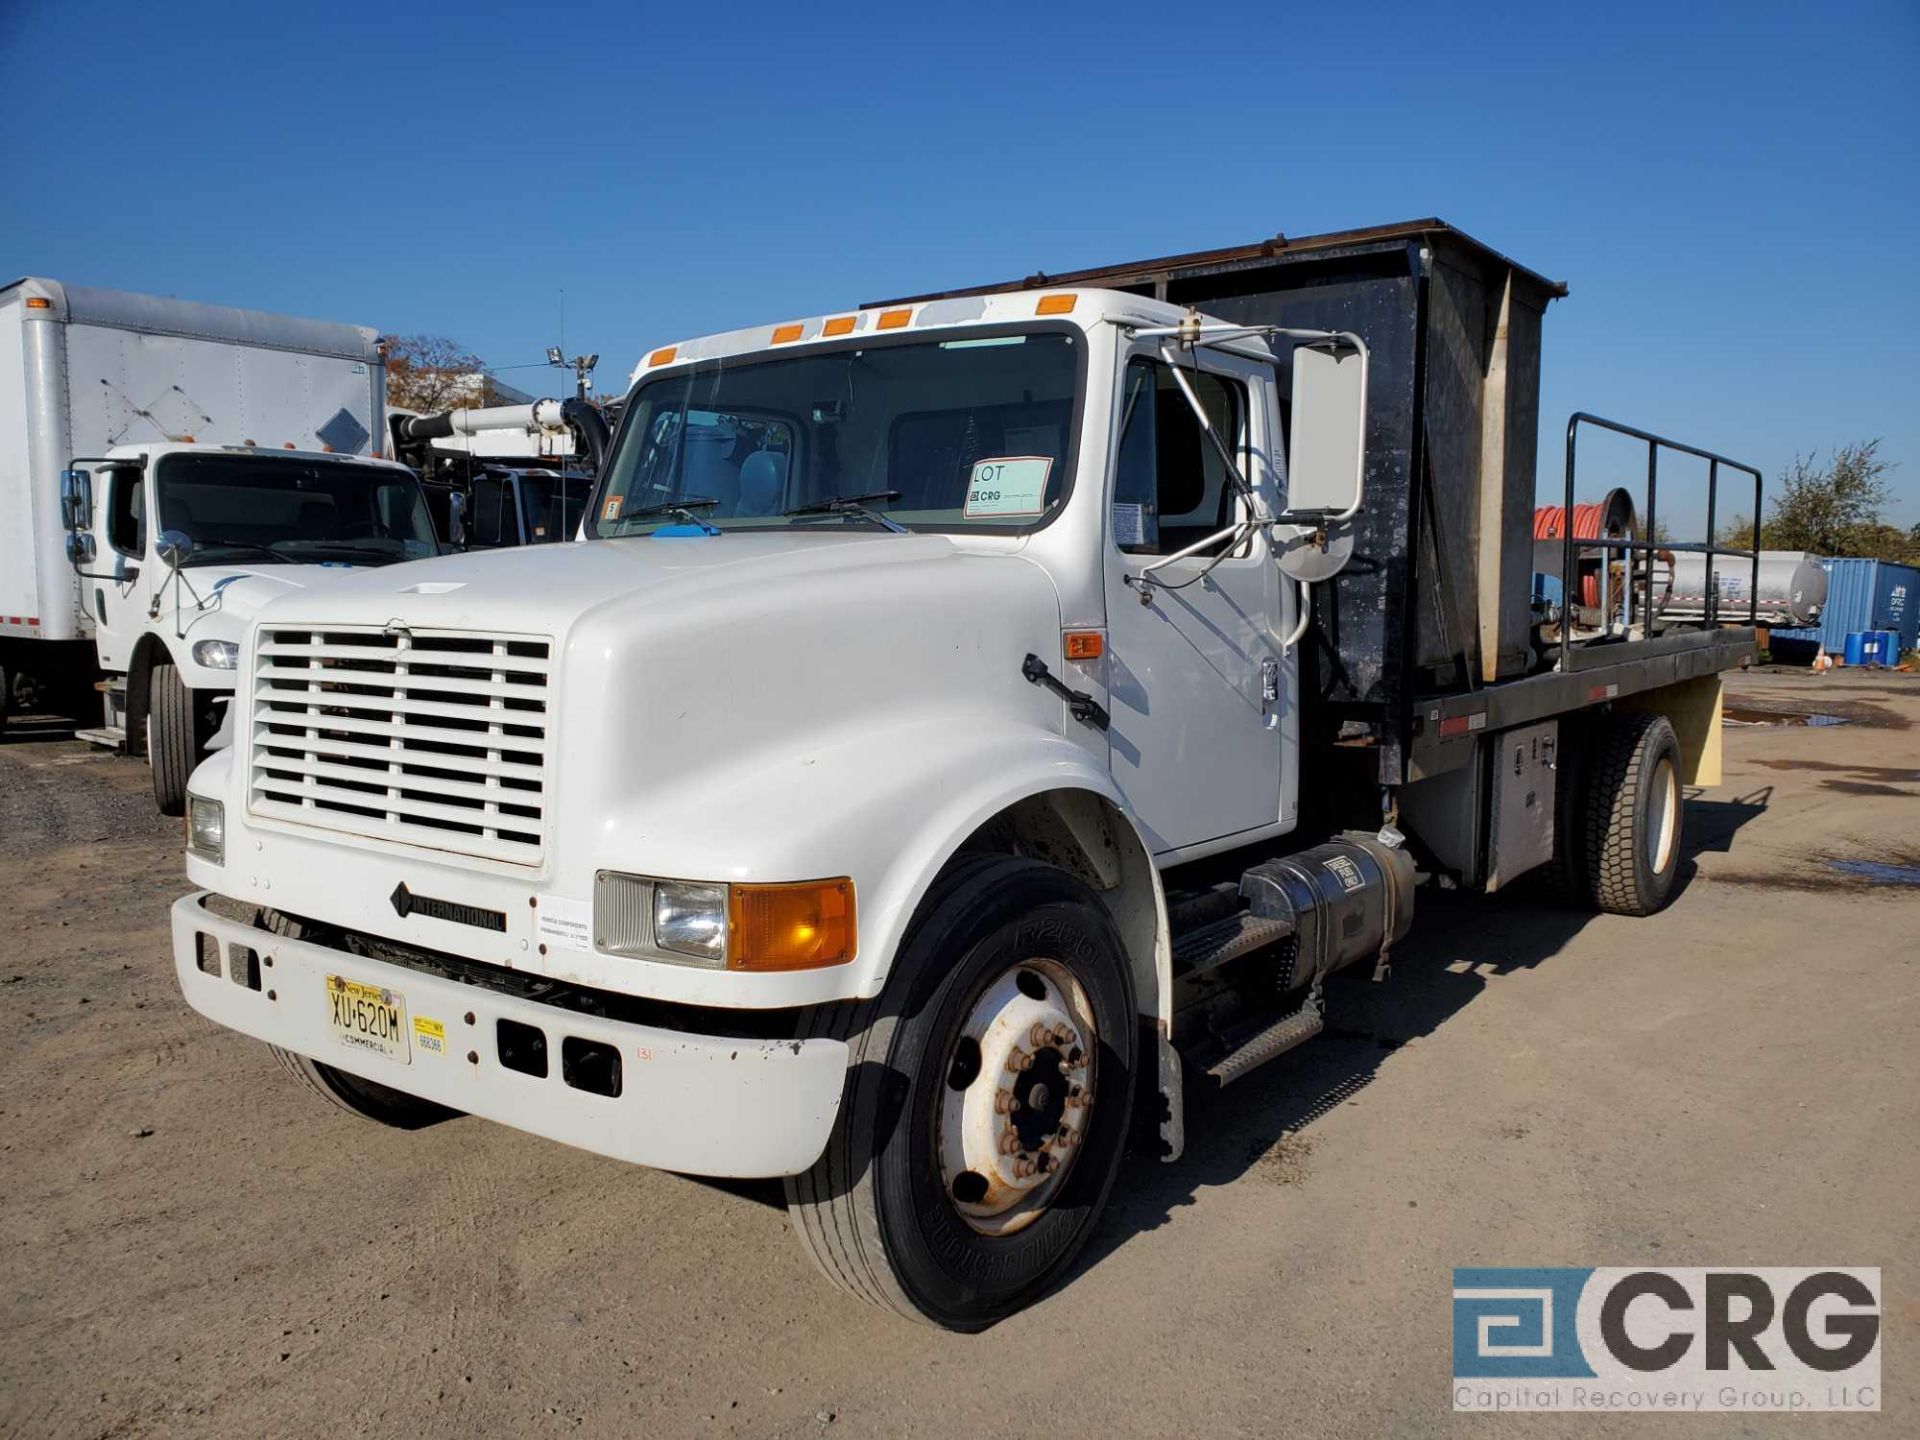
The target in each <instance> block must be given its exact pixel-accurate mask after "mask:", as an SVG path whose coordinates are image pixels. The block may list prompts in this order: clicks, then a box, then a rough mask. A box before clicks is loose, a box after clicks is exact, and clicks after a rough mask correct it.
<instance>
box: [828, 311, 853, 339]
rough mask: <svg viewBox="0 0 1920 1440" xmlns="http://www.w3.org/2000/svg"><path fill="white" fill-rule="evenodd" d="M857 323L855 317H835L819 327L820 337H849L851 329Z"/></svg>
mask: <svg viewBox="0 0 1920 1440" xmlns="http://www.w3.org/2000/svg"><path fill="white" fill-rule="evenodd" d="M858 323H859V317H858V316H856V315H836V316H834V317H833V318H832V319H831V320H829V321H827V323H826V324H824V325H822V326H821V327H820V333H821V334H822V335H851V334H852V333H853V327H854V326H855V325H856V324H858Z"/></svg>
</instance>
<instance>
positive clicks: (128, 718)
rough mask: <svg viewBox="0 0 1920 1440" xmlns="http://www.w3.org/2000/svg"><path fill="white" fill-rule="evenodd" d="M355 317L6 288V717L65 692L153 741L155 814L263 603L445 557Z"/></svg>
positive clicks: (125, 739) (119, 738)
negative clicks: (348, 577) (396, 449)
mask: <svg viewBox="0 0 1920 1440" xmlns="http://www.w3.org/2000/svg"><path fill="white" fill-rule="evenodd" d="M385 384H386V367H385V362H384V360H383V358H382V355H381V352H380V346H379V337H378V335H377V334H376V333H375V332H374V331H373V330H370V329H367V328H365V327H363V326H357V325H340V324H333V323H330V322H326V321H319V320H302V319H294V318H290V317H287V316H281V315H267V314H262V313H259V312H257V311H251V310H235V309H229V308H227V307H225V306H218V305H202V304H193V303H189V302H185V301H179V300H170V299H162V298H159V297H156V296H151V295H135V294H128V293H125V292H122V291H117V290H102V289H95V288H91V287H86V286H78V285H62V284H60V283H59V282H57V281H53V280H44V279H32V278H29V279H23V280H18V281H15V282H14V283H13V284H11V285H7V286H5V287H4V288H0V718H3V717H4V715H5V713H6V712H7V711H8V710H10V709H27V708H33V707H35V706H38V705H41V704H44V703H47V702H48V701H49V700H51V701H53V702H54V703H55V704H56V705H57V706H58V707H59V708H62V709H64V710H66V711H67V712H68V713H73V714H80V715H85V714H86V712H87V710H89V709H95V708H96V706H97V703H98V702H96V701H94V699H93V696H92V695H91V693H90V691H91V689H92V688H93V687H95V686H96V685H97V686H98V687H100V689H101V691H102V694H103V696H104V714H103V719H104V723H103V724H102V725H100V726H99V727H98V728H96V729H91V730H88V731H84V732H83V733H84V734H86V735H87V737H88V738H90V739H95V740H98V741H101V742H103V743H110V744H114V745H118V746H123V747H125V748H126V749H127V750H129V751H130V752H131V753H133V754H136V755H138V754H141V753H143V752H145V753H147V754H148V755H149V756H150V758H151V760H152V762H153V778H154V794H155V798H156V799H157V800H158V802H159V804H160V806H161V808H162V809H163V810H165V811H166V812H167V813H169V814H178V813H179V809H180V805H181V803H182V798H183V796H184V793H185V784H186V777H187V775H188V773H189V772H190V771H191V769H192V767H193V765H194V764H195V763H197V761H198V759H199V757H200V756H201V754H202V753H204V749H205V747H206V745H207V744H208V743H209V741H210V740H211V739H212V737H213V734H214V731H215V726H216V724H217V716H216V714H215V711H216V708H217V702H218V700H220V699H221V698H224V697H225V696H227V695H229V694H231V693H232V690H233V682H234V663H235V656H236V654H237V647H238V642H239V640H240V637H241V631H242V628H243V626H244V623H245V621H246V618H247V617H248V616H249V615H251V613H252V611H253V608H254V607H256V606H257V605H258V604H259V603H261V601H262V600H263V598H264V597H266V596H268V595H271V594H274V593H277V592H280V591H284V590H288V589H294V588H299V587H300V586H303V585H306V584H309V583H311V582H312V581H313V580H314V579H315V578H316V577H317V576H319V575H322V574H325V573H330V572H332V571H337V570H344V569H347V568H352V567H359V566H364V565H379V564H387V563H390V562H393V561H396V560H404V559H414V558H419V557H423V556H428V555H432V554H435V553H437V550H438V545H437V542H436V539H435V536H434V532H433V528H432V524H431V521H430V519H429V517H428V514H427V509H426V506H425V503H424V501H423V500H422V497H421V491H420V486H419V484H418V481H417V480H416V478H415V477H414V475H413V474H412V472H411V471H409V470H408V469H407V468H406V467H404V466H401V465H398V464H395V463H393V462H391V461H387V460H382V459H381V458H380V451H381V450H382V449H383V448H384V446H385V444H386V440H385V436H386V419H385V410H386V395H385Z"/></svg>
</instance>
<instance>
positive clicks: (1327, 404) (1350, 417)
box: [1285, 337, 1367, 523]
mask: <svg viewBox="0 0 1920 1440" xmlns="http://www.w3.org/2000/svg"><path fill="white" fill-rule="evenodd" d="M1343 341H1345V342H1346V343H1342V342H1343ZM1287 441H1288V443H1287V511H1288V513H1287V515H1286V516H1285V518H1286V519H1288V520H1294V521H1297V522H1299V523H1308V522H1311V521H1315V520H1318V521H1323V522H1324V521H1335V522H1337V521H1342V520H1348V519H1351V518H1352V516H1353V514H1354V512H1355V511H1357V510H1358V509H1359V508H1360V499H1361V495H1362V493H1363V489H1364V486H1365V483H1366V466H1367V352H1366V350H1365V349H1364V348H1363V347H1362V346H1361V345H1360V344H1359V343H1358V341H1347V340H1346V337H1341V338H1340V339H1339V340H1330V341H1326V342H1316V343H1312V344H1307V345H1302V346H1300V347H1299V348H1298V349H1296V350H1295V351H1294V352H1293V424H1292V433H1291V434H1290V435H1289V436H1288V437H1287Z"/></svg>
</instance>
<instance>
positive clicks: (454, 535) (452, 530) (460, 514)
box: [447, 490, 467, 550]
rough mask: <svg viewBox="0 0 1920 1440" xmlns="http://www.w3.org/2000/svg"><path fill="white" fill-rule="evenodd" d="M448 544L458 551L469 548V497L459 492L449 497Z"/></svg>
mask: <svg viewBox="0 0 1920 1440" xmlns="http://www.w3.org/2000/svg"><path fill="white" fill-rule="evenodd" d="M447 543H448V544H449V545H452V546H453V547H454V548H455V549H457V550H464V549H466V548H467V497H466V496H465V495H463V494H461V493H460V492H459V491H458V490H456V491H454V492H453V494H451V495H449V496H448V497H447Z"/></svg>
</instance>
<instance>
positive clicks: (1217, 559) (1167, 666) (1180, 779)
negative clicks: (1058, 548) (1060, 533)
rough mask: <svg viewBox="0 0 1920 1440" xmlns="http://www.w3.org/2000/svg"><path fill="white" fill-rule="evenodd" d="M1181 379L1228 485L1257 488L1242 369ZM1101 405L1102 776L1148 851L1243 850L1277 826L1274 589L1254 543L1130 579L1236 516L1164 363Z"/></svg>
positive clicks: (1255, 440) (1134, 377) (1258, 541)
mask: <svg viewBox="0 0 1920 1440" xmlns="http://www.w3.org/2000/svg"><path fill="white" fill-rule="evenodd" d="M1185 373H1186V375H1187V377H1188V379H1189V382H1190V383H1191V384H1192V386H1193V388H1194V391H1195V393H1196V395H1197V396H1198V398H1199V399H1200V401H1201V403H1202V405H1204V406H1205V408H1206V410H1207V412H1208V415H1209V417H1210V418H1211V419H1212V422H1213V426H1214V429H1215V430H1216V432H1217V433H1218V434H1219V435H1220V436H1221V438H1222V439H1224V440H1226V441H1227V442H1228V444H1229V445H1230V446H1232V447H1234V449H1235V451H1236V453H1237V454H1239V455H1240V456H1241V457H1242V460H1241V466H1240V468H1241V471H1242V473H1243V474H1248V475H1249V476H1250V477H1252V478H1254V479H1255V483H1257V484H1262V485H1268V484H1270V483H1271V482H1270V481H1269V480H1267V478H1266V469H1265V467H1264V466H1252V465H1249V464H1248V463H1247V460H1246V458H1245V457H1246V455H1247V452H1248V450H1249V449H1250V448H1251V447H1254V446H1257V445H1260V444H1264V443H1268V442H1267V437H1265V436H1264V435H1263V434H1260V433H1257V432H1258V430H1259V429H1260V428H1261V427H1262V426H1263V423H1264V422H1263V416H1262V413H1261V412H1259V411H1258V410H1257V408H1256V407H1255V406H1254V405H1253V404H1252V403H1251V402H1252V400H1253V398H1254V397H1256V396H1258V395H1259V394H1260V393H1261V391H1260V390H1259V389H1258V388H1257V386H1256V385H1255V384H1254V383H1252V382H1253V379H1254V377H1255V376H1256V375H1257V374H1258V373H1259V372H1258V370H1257V369H1256V366H1255V364H1254V362H1251V361H1247V362H1236V361H1235V360H1233V359H1231V358H1228V357H1221V358H1220V359H1219V360H1217V361H1216V360H1215V359H1214V358H1213V357H1211V356H1209V357H1208V358H1207V360H1206V361H1205V362H1203V365H1202V367H1201V368H1199V369H1192V368H1189V369H1187V370H1186V372H1185ZM1115 405H1116V409H1115V412H1114V413H1115V422H1116V426H1117V428H1118V429H1119V431H1120V441H1119V446H1118V449H1117V452H1116V457H1115V465H1114V476H1113V491H1112V503H1111V506H1110V512H1109V524H1108V541H1107V555H1106V577H1107V578H1106V596H1107V631H1108V647H1109V653H1110V659H1109V661H1108V669H1107V674H1108V690H1109V700H1110V705H1111V709H1112V714H1113V721H1112V726H1111V729H1110V730H1109V732H1108V734H1109V740H1110V743H1111V746H1112V762H1111V763H1112V767H1113V776H1114V779H1115V782H1116V783H1117V784H1118V785H1119V787H1120V789H1121V791H1122V793H1123V794H1125V795H1126V797H1127V799H1128V800H1129V802H1130V803H1131V804H1132V805H1133V807H1134V810H1135V812H1136V813H1137V814H1138V816H1139V817H1140V819H1141V821H1142V822H1143V823H1144V825H1145V827H1146V830H1147V839H1148V843H1149V844H1150V845H1151V847H1152V848H1153V850H1154V851H1155V853H1156V854H1165V853H1166V852H1168V851H1176V850H1183V849H1186V848H1188V847H1191V846H1197V845H1204V844H1207V843H1208V842H1212V841H1218V840H1221V839H1223V838H1225V837H1228V836H1244V837H1245V838H1247V839H1252V838H1255V837H1254V835H1253V834H1251V833H1248V832H1257V831H1261V830H1271V829H1273V828H1275V827H1276V826H1277V825H1278V823H1279V821H1280V819H1281V813H1280V805H1281V761H1282V727H1281V724H1280V716H1281V706H1282V704H1283V703H1286V701H1287V699H1288V697H1286V696H1285V694H1284V676H1283V670H1282V665H1281V660H1282V656H1281V651H1280V646H1279V640H1278V636H1279V634H1280V633H1281V632H1280V631H1279V629H1278V621H1279V606H1280V604H1281V598H1280V591H1281V577H1280V574H1279V571H1278V568H1277V567H1276V566H1275V564H1274V562H1273V559H1272V557H1271V553H1270V551H1269V550H1268V547H1267V544H1266V541H1265V538H1264V536H1262V535H1259V534H1256V535H1255V536H1254V537H1253V539H1251V540H1250V541H1245V542H1242V543H1241V544H1240V545H1238V546H1235V547H1229V546H1228V545H1226V544H1225V543H1221V544H1216V545H1213V546H1211V547H1208V548H1207V549H1205V550H1203V551H1202V552H1201V553H1198V554H1196V555H1194V556H1192V557H1190V558H1186V559H1181V560H1176V561H1174V562H1172V563H1171V564H1168V565H1164V566H1162V567H1161V568H1159V569H1157V570H1154V571H1153V572H1152V574H1151V575H1150V576H1143V572H1144V571H1145V570H1146V568H1147V567H1148V566H1149V565H1151V564H1153V562H1154V561H1155V560H1156V559H1158V558H1161V557H1164V556H1168V555H1172V554H1174V553H1175V552H1177V551H1179V550H1181V549H1183V548H1185V547H1186V546H1188V545H1192V544H1194V543H1195V542H1197V541H1200V540H1203V539H1205V538H1206V537H1207V536H1209V535H1211V534H1213V533H1214V532H1216V531H1218V530H1221V529H1223V528H1224V527H1226V526H1228V525H1231V524H1232V523H1233V522H1234V521H1235V520H1236V519H1239V518H1242V517H1243V516H1244V514H1245V510H1244V505H1243V502H1242V501H1241V499H1240V497H1239V494H1238V492H1237V490H1236V489H1235V487H1234V485H1233V484H1232V482H1231V481H1230V480H1229V478H1228V473H1227V469H1226V465H1225V463H1224V462H1223V461H1222V459H1221V457H1220V455H1219V454H1218V452H1217V451H1216V450H1215V449H1214V447H1213V445H1212V444H1211V442H1210V441H1209V440H1208V439H1207V436H1206V434H1205V432H1204V431H1203V430H1202V429H1201V427H1200V424H1199V421H1198V420H1197V418H1196V417H1195V415H1194V414H1193V410H1192V407H1191V406H1190V405H1189V404H1188V403H1187V400H1186V397H1185V396H1184V395H1183V394H1182V393H1181V391H1180V389H1179V388H1178V386H1177V385H1176V383H1175V381H1174V377H1173V373H1172V370H1171V369H1170V368H1169V366H1168V365H1167V363H1166V362H1165V361H1164V360H1163V359H1161V358H1160V357H1159V356H1158V355H1156V354H1153V353H1151V352H1146V353H1138V354H1135V355H1133V356H1131V357H1130V358H1129V359H1128V362H1127V365H1126V367H1125V369H1124V370H1123V372H1122V374H1121V378H1120V387H1119V393H1118V395H1117V396H1116V399H1115ZM1269 503H1271V500H1270V501H1269ZM1143 583H1146V584H1147V586H1148V588H1147V589H1146V592H1145V593H1146V594H1147V595H1148V597H1149V598H1148V601H1147V603H1144V604H1143V603H1142V601H1141V595H1142V593H1143V592H1142V588H1141V587H1142V585H1143Z"/></svg>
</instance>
